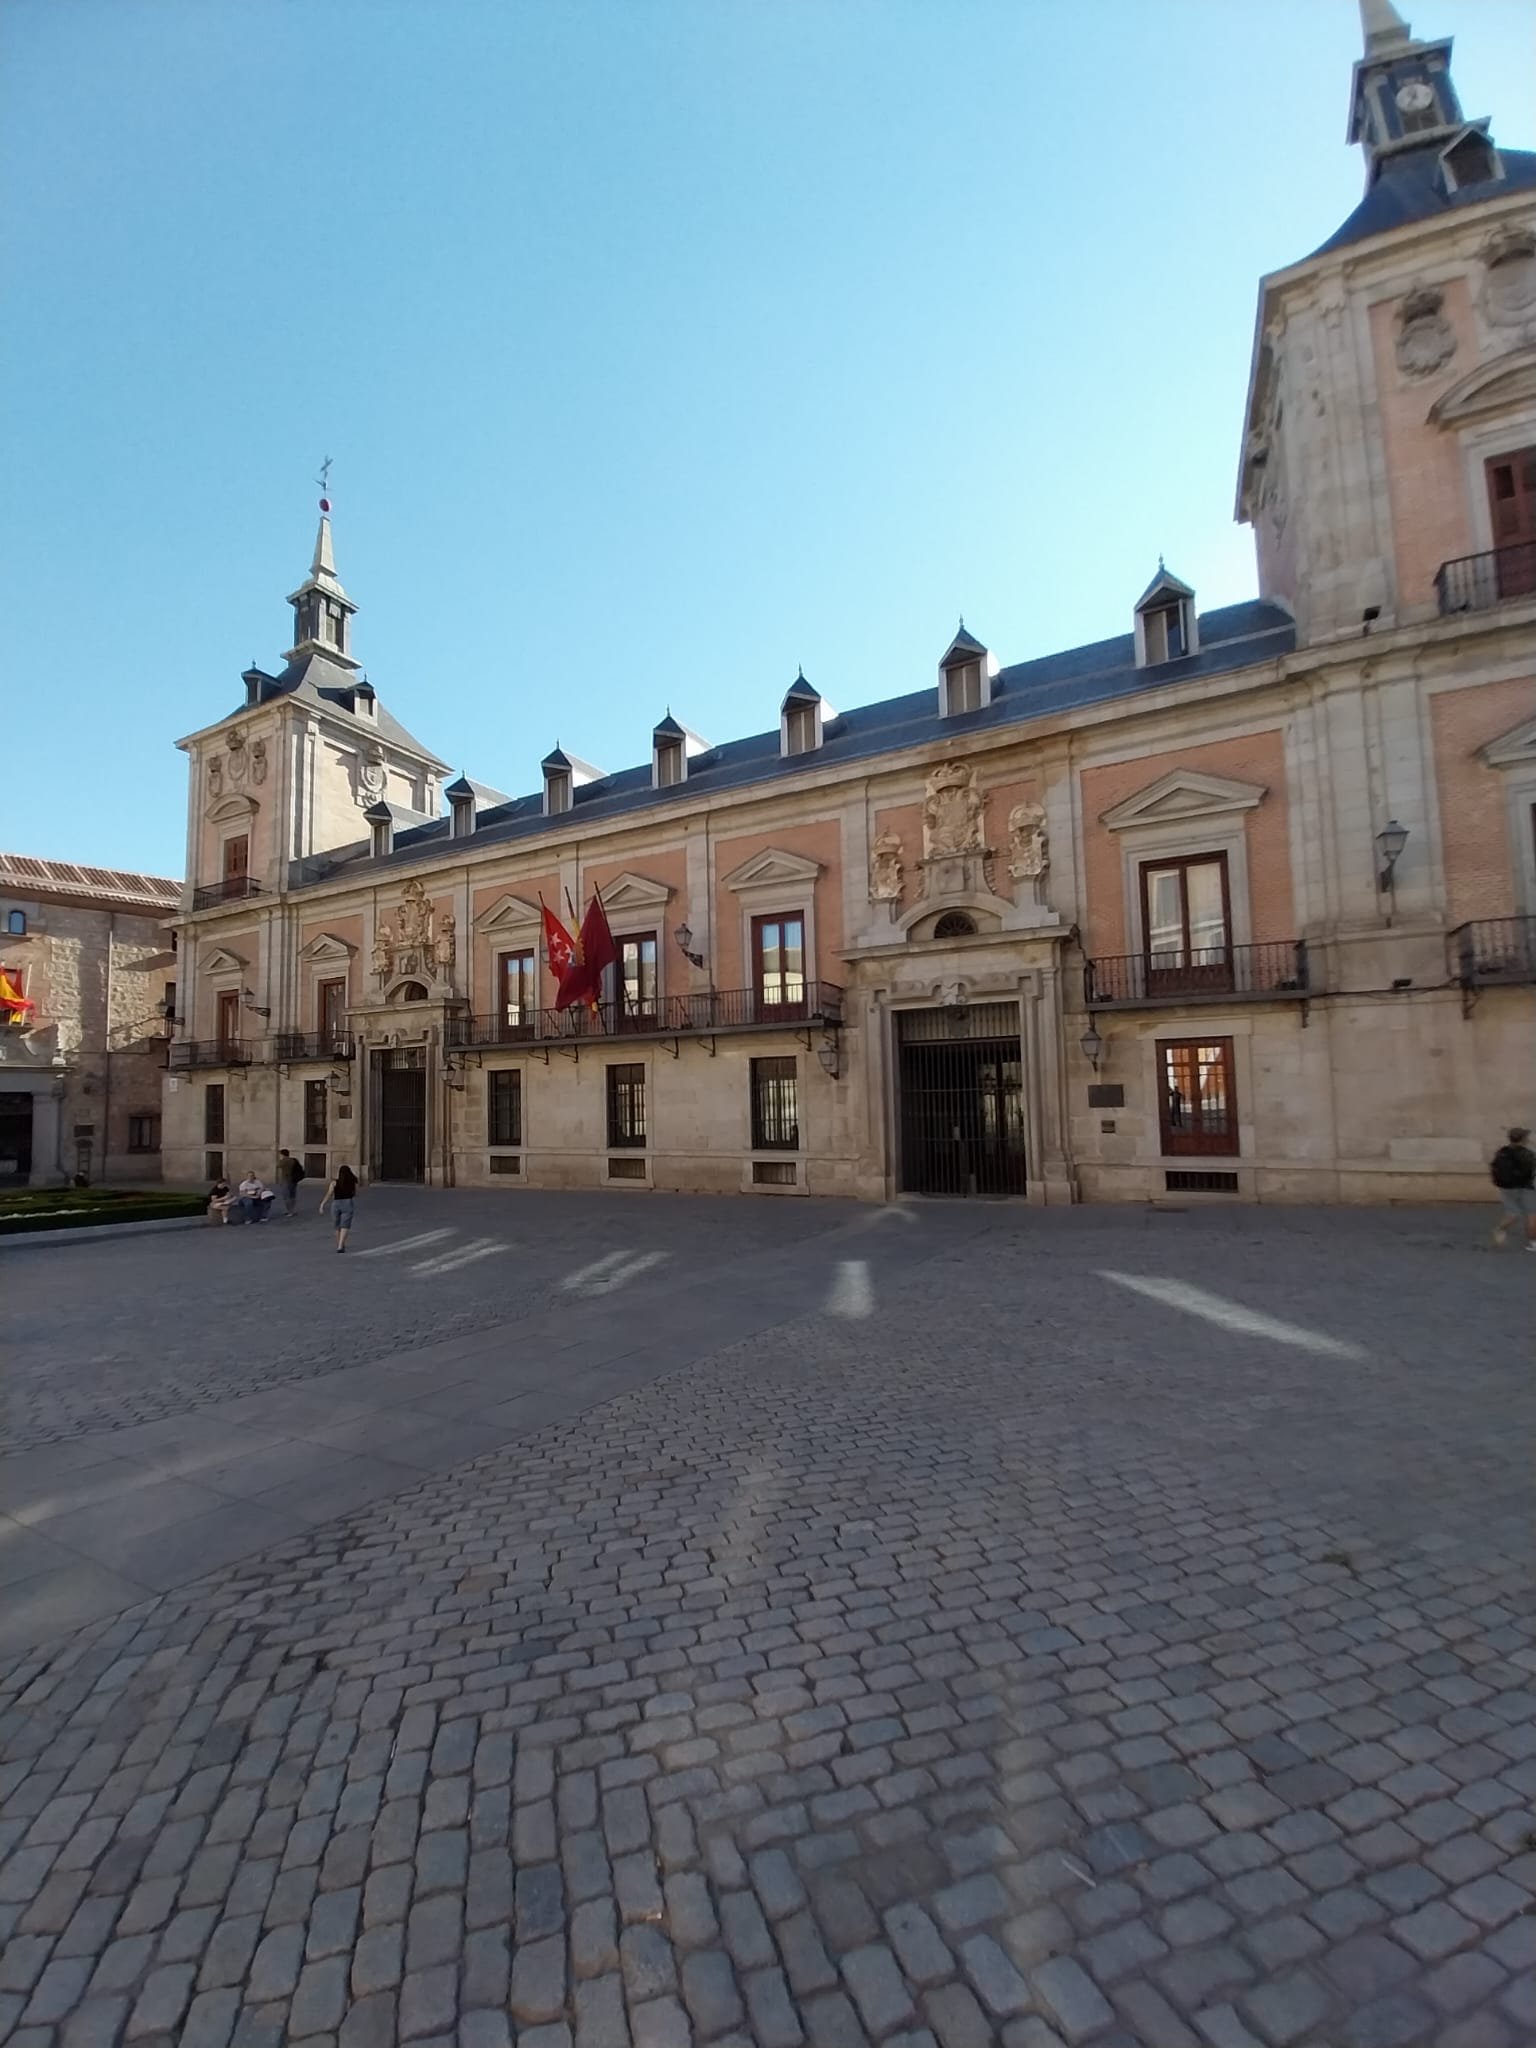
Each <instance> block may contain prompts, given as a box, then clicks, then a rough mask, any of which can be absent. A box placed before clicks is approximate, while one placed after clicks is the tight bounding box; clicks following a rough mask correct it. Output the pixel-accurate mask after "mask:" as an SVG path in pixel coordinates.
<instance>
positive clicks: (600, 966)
mask: <svg viewBox="0 0 1536 2048" xmlns="http://www.w3.org/2000/svg"><path fill="white" fill-rule="evenodd" d="M548 914H549V913H548V912H547V911H546V912H545V915H546V916H548ZM618 957H619V949H618V947H617V946H616V945H615V944H614V943H613V933H612V932H611V931H610V930H609V929H608V913H607V912H606V911H605V910H604V908H603V903H602V898H601V897H600V896H599V895H598V894H597V892H596V891H595V890H594V891H593V894H592V901H591V902H590V903H589V904H588V905H587V914H586V916H585V917H584V918H583V919H582V921H581V932H580V935H579V936H578V938H577V940H576V957H575V961H574V963H573V965H572V967H571V969H570V972H569V973H568V974H567V975H566V976H565V978H564V980H563V981H562V982H561V984H560V993H559V995H557V996H556V998H555V1008H556V1009H557V1010H568V1009H570V1007H571V1005H572V1004H573V1003H585V1004H586V1006H587V1008H588V1009H589V1010H591V1011H592V1012H593V1013H594V1014H595V1013H596V1011H597V1007H598V1004H599V1003H600V1002H601V1001H602V995H603V970H604V968H606V967H611V966H612V965H613V963H614V961H615V960H617V959H618Z"/></svg>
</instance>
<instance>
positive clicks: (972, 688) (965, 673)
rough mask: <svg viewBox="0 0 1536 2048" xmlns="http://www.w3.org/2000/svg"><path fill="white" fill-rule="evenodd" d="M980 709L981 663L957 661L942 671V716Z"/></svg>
mask: <svg viewBox="0 0 1536 2048" xmlns="http://www.w3.org/2000/svg"><path fill="white" fill-rule="evenodd" d="M980 709H981V663H980V662H979V661H958V662H956V663H955V664H954V666H953V667H952V668H947V669H945V671H944V716H945V717H946V718H956V717H958V716H959V714H960V713H961V712H962V711H979V710H980Z"/></svg>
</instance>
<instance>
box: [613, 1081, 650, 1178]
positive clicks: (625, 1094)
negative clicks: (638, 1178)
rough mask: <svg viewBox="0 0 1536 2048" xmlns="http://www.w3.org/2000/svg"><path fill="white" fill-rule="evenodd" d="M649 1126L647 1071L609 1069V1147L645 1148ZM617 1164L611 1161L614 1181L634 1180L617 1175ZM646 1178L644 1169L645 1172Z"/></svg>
mask: <svg viewBox="0 0 1536 2048" xmlns="http://www.w3.org/2000/svg"><path fill="white" fill-rule="evenodd" d="M645 1138H646V1123H645V1068H644V1067H643V1066H642V1065H640V1064H639V1063H638V1062H636V1063H635V1064H634V1065H626V1066H614V1067H610V1068H609V1069H608V1143H609V1144H610V1145H611V1146H613V1147H614V1148H615V1149H617V1148H618V1147H619V1146H620V1145H644V1143H645ZM613 1166H614V1162H613V1161H612V1160H610V1161H609V1164H608V1171H609V1174H610V1176H611V1177H614V1178H619V1179H628V1178H633V1177H634V1176H632V1175H618V1176H614V1174H613ZM641 1173H642V1175H643V1173H644V1168H642V1169H641Z"/></svg>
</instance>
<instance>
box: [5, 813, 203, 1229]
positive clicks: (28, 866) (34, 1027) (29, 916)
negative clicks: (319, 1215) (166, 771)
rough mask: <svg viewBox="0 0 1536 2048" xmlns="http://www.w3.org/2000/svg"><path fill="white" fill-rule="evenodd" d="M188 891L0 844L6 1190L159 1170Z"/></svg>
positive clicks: (161, 879)
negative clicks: (179, 933) (181, 917)
mask: <svg viewBox="0 0 1536 2048" xmlns="http://www.w3.org/2000/svg"><path fill="white" fill-rule="evenodd" d="M181 893H182V891H181V884H180V882H177V881H173V880H172V879H170V877H168V876H164V875H135V874H124V873H120V872H119V871H118V870H116V869H113V868H92V867H81V866H78V865H77V864H76V863H75V862H73V861H63V860H36V859H34V858H33V857H32V856H31V855H29V854H18V853H0V1189H3V1188H7V1187H16V1186H26V1185H31V1186H33V1187H47V1186H50V1185H52V1186H57V1185H62V1184H63V1183H64V1182H65V1181H68V1180H71V1179H73V1178H74V1176H75V1175H76V1174H81V1175H84V1177H85V1178H86V1179H87V1180H91V1181H99V1180H122V1181H138V1180H158V1179H159V1178H160V1119H161V1107H160V1090H161V1081H162V1079H163V1077H164V1073H165V1062H166V1048H167V1042H168V1040H169V1037H170V1032H171V1023H172V1019H173V1017H174V1014H175V1008H176V954H175V952H174V950H173V948H174V943H175V941H174V933H173V931H172V928H171V924H170V920H171V918H172V917H173V916H174V914H175V912H176V910H177V909H178V907H179V905H180V902H181Z"/></svg>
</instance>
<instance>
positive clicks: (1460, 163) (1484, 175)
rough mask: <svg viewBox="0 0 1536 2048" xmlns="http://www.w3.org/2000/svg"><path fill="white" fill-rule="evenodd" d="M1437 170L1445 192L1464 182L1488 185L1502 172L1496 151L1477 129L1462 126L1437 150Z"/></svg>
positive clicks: (1501, 175) (1458, 189)
mask: <svg viewBox="0 0 1536 2048" xmlns="http://www.w3.org/2000/svg"><path fill="white" fill-rule="evenodd" d="M1440 170H1441V173H1442V175H1443V177H1444V179H1445V189H1446V191H1447V192H1460V191H1461V190H1462V189H1463V188H1464V187H1465V186H1468V185H1491V184H1492V183H1493V181H1494V180H1495V179H1496V178H1502V177H1503V175H1504V166H1503V165H1502V164H1501V163H1500V162H1499V153H1498V151H1497V150H1496V149H1495V148H1494V146H1493V144H1492V143H1491V142H1490V141H1489V140H1488V137H1487V136H1486V135H1484V134H1483V132H1482V131H1481V129H1478V128H1466V129H1464V130H1463V131H1462V133H1461V134H1460V135H1458V136H1457V138H1456V140H1455V141H1454V142H1453V143H1451V144H1450V145H1449V146H1448V147H1447V148H1445V149H1443V150H1441V152H1440Z"/></svg>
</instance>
